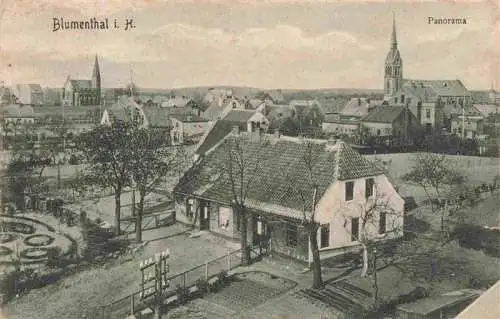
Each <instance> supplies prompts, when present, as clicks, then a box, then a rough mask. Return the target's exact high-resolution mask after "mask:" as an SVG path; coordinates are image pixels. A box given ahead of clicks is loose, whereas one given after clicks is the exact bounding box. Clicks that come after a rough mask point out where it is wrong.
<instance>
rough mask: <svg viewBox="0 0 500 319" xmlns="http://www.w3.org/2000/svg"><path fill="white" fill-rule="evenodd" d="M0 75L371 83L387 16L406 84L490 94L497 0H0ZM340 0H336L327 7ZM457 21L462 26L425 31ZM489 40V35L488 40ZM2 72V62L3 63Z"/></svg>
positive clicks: (383, 49)
mask: <svg viewBox="0 0 500 319" xmlns="http://www.w3.org/2000/svg"><path fill="white" fill-rule="evenodd" d="M0 1H1V3H2V6H4V8H6V9H5V11H4V13H3V17H2V18H0V45H1V51H0V52H1V56H0V63H1V65H0V71H1V73H0V77H1V78H2V79H1V80H4V81H5V82H6V83H7V84H12V83H40V84H42V86H55V87H62V85H63V83H64V81H65V79H66V77H67V76H68V75H70V76H71V77H72V78H82V79H85V78H90V76H91V72H92V64H93V56H94V55H95V54H98V55H99V58H100V64H101V77H102V81H103V86H104V87H119V86H124V85H125V84H126V83H128V82H129V81H130V70H131V69H132V70H133V79H134V82H135V83H136V84H137V85H138V86H140V87H148V88H174V87H185V86H202V85H203V86H210V85H235V86H236V85H238V86H239V85H241V86H253V87H260V88H304V89H314V88H374V89H381V88H382V87H383V81H382V79H383V63H384V59H385V55H386V54H387V51H388V49H389V39H390V32H391V24H392V13H393V12H395V15H396V23H397V32H398V34H397V36H398V43H399V49H400V52H401V56H402V58H403V63H404V64H403V65H404V67H403V72H404V77H406V78H420V79H456V78H460V79H461V80H462V81H463V82H464V83H465V85H466V86H467V87H468V88H470V89H488V88H489V87H490V85H491V83H492V81H494V82H495V86H496V88H497V89H500V77H499V74H500V67H499V61H500V59H499V54H500V41H498V39H499V38H500V10H499V8H498V0H490V1H486V2H482V1H472V0H467V1H464V2H460V1H440V2H434V1H423V0H420V1H413V2H412V1H401V2H389V1H386V2H379V1H371V2H368V1H366V0H365V1H364V2H355V1H338V0H337V1H333V0H332V1H327V0H324V1H312V0H310V1H292V0H288V1H286V0H268V1H257V0H247V1H240V2H239V3H238V4H235V3H236V2H238V1H236V0H227V1H224V0H198V1H172V0H170V1H169V0H166V1H165V0H164V1H159V0H134V1H129V0H63V1H60V0H37V1H34V0H0ZM339 2H341V3H339ZM94 16H95V17H97V18H101V19H102V18H104V17H108V18H109V19H110V21H111V20H114V19H115V18H116V19H118V21H119V23H123V21H124V20H125V19H126V18H133V19H134V24H135V25H136V26H137V27H136V28H135V29H134V30H132V31H123V30H107V31H99V32H96V31H58V32H52V26H53V21H52V18H54V17H56V18H64V19H66V20H68V21H69V20H84V19H88V18H91V17H94ZM428 17H450V18H453V17H457V18H466V19H467V24H466V25H434V24H428ZM494 39H497V41H496V42H495V41H494ZM9 65H10V66H9Z"/></svg>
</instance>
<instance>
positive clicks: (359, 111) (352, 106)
mask: <svg viewBox="0 0 500 319" xmlns="http://www.w3.org/2000/svg"><path fill="white" fill-rule="evenodd" d="M369 107H370V102H369V101H368V99H366V98H352V99H351V100H350V101H349V102H347V104H346V105H345V106H344V108H343V109H342V111H340V113H341V114H342V115H347V116H358V117H361V116H365V115H366V114H368V108H369Z"/></svg>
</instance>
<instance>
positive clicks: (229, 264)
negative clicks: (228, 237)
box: [227, 252, 231, 271]
mask: <svg viewBox="0 0 500 319" xmlns="http://www.w3.org/2000/svg"><path fill="white" fill-rule="evenodd" d="M230 270H231V252H229V253H227V271H230Z"/></svg>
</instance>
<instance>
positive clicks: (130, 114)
mask: <svg viewBox="0 0 500 319" xmlns="http://www.w3.org/2000/svg"><path fill="white" fill-rule="evenodd" d="M134 118H135V119H136V120H139V121H140V122H141V123H142V125H147V119H146V114H145V113H144V111H143V109H142V106H141V105H140V104H138V103H137V102H136V101H135V100H134V99H133V98H131V97H122V98H121V99H120V101H118V102H116V103H115V104H113V105H111V106H110V107H109V108H106V109H105V110H104V111H103V112H102V116H101V121H100V123H101V125H111V124H112V123H113V122H116V121H123V122H127V121H131V120H132V119H134Z"/></svg>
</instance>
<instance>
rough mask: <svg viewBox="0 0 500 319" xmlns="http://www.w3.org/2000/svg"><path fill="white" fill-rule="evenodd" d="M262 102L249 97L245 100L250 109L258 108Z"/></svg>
mask: <svg viewBox="0 0 500 319" xmlns="http://www.w3.org/2000/svg"><path fill="white" fill-rule="evenodd" d="M262 103H264V101H262V100H259V99H250V100H248V101H247V105H248V106H250V108H252V109H256V108H258V107H259V106H260V105H261V104H262Z"/></svg>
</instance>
